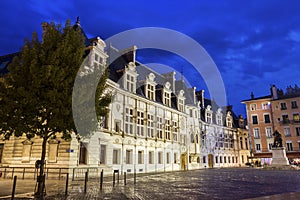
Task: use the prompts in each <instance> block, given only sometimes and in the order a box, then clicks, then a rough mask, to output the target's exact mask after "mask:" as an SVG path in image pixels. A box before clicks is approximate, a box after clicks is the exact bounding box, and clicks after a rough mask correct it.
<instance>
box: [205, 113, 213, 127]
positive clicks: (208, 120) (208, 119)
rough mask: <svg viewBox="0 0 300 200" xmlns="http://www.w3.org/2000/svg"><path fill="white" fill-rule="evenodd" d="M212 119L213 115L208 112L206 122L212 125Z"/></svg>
mask: <svg viewBox="0 0 300 200" xmlns="http://www.w3.org/2000/svg"><path fill="white" fill-rule="evenodd" d="M211 119H212V117H211V113H210V112H207V113H206V122H207V123H209V124H211V122H212V120H211Z"/></svg>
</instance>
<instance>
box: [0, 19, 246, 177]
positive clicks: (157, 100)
mask: <svg viewBox="0 0 300 200" xmlns="http://www.w3.org/2000/svg"><path fill="white" fill-rule="evenodd" d="M78 25H79V24H77V26H78ZM88 41H89V45H90V46H89V49H90V51H89V54H88V55H87V60H88V64H87V66H86V67H87V68H89V67H91V66H100V67H104V66H106V65H107V63H108V59H110V57H112V55H114V56H113V57H116V58H117V59H115V60H114V61H111V63H110V65H109V68H110V76H109V79H108V80H107V84H108V86H109V90H110V91H112V92H113V94H114V98H113V101H112V103H111V104H110V106H109V108H107V115H106V117H104V118H103V120H102V121H100V122H99V129H98V130H97V131H96V132H95V133H93V134H91V135H90V137H81V139H80V140H79V141H78V139H77V138H76V137H75V135H73V138H72V140H71V141H70V142H66V141H64V140H62V139H61V138H60V137H57V138H56V139H55V140H50V141H49V142H48V144H47V145H48V146H47V152H46V161H47V168H48V169H50V168H66V169H70V170H69V172H70V173H73V174H74V171H80V170H82V171H84V170H86V169H88V168H89V169H90V173H92V172H94V173H99V171H100V170H101V169H104V170H105V171H108V172H109V173H111V171H112V170H119V171H121V172H129V173H132V172H134V171H136V172H137V173H143V172H154V171H173V170H190V169H199V168H205V167H207V168H208V167H237V166H241V165H244V164H245V162H246V161H247V156H248V155H249V150H248V146H249V144H248V142H249V141H248V140H247V134H245V131H244V130H245V124H243V123H236V121H237V120H242V121H243V119H242V117H240V118H237V117H236V116H235V115H234V113H233V111H232V109H231V108H230V107H226V108H219V107H218V106H217V105H215V104H214V102H213V101H211V100H209V99H205V98H204V91H199V92H196V88H188V87H187V86H186V84H185V83H184V81H183V80H176V73H175V72H169V73H165V74H159V73H157V72H155V71H154V70H153V69H150V68H149V67H147V66H145V65H144V64H142V63H140V62H139V61H137V60H136V50H137V47H135V46H133V47H129V48H128V49H125V50H118V49H116V48H114V47H113V46H111V45H109V46H106V44H105V42H104V41H103V40H102V39H100V38H99V37H98V38H94V39H90V40H88ZM6 64H7V63H6ZM0 153H1V154H0V159H1V160H0V167H2V168H3V167H21V166H22V167H33V166H34V163H35V161H36V160H38V159H40V153H41V139H39V138H34V139H32V140H30V141H29V140H27V139H26V138H25V137H21V138H14V137H11V139H10V140H7V141H4V140H0Z"/></svg>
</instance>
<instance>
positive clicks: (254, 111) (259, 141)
mask: <svg viewBox="0 0 300 200" xmlns="http://www.w3.org/2000/svg"><path fill="white" fill-rule="evenodd" d="M245 104H246V110H247V119H248V125H249V134H250V138H251V148H252V151H253V152H269V151H270V149H269V144H270V143H272V142H273V138H272V135H271V136H270V135H269V134H268V133H267V131H266V128H271V133H273V132H274V130H273V124H272V112H271V98H262V99H253V100H249V101H247V102H246V103H245ZM265 115H269V118H270V122H266V121H265ZM255 116H256V117H257V123H255V122H254V121H253V120H254V118H255ZM257 131H258V134H257Z"/></svg>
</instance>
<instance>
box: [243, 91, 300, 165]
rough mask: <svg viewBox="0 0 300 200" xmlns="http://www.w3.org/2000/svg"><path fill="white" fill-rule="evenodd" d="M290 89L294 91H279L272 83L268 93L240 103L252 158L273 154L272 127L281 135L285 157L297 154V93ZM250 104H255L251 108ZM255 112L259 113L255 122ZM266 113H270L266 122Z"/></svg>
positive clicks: (299, 96)
mask: <svg viewBox="0 0 300 200" xmlns="http://www.w3.org/2000/svg"><path fill="white" fill-rule="evenodd" d="M289 89H290V90H295V91H296V93H293V92H289V93H288V92H287V93H283V91H282V90H278V89H277V88H276V86H274V85H273V86H272V87H271V95H269V96H266V97H259V98H251V99H248V100H244V101H243V102H242V103H244V104H245V105H246V110H247V118H248V124H249V134H250V137H251V143H252V152H253V153H254V154H256V155H255V157H258V158H266V159H264V160H268V159H267V158H270V157H271V156H272V154H271V152H272V145H273V142H274V139H273V135H272V134H273V133H274V131H275V130H277V131H279V133H280V134H281V137H282V140H283V146H284V147H285V148H286V151H287V156H288V157H289V158H299V157H300V154H299V151H300V148H299V147H300V119H299V118H300V117H299V116H300V108H299V107H298V105H300V93H299V89H298V88H297V89H296V87H295V88H291V87H290V88H289ZM292 102H293V103H292ZM253 105H256V108H255V109H253ZM254 115H256V116H258V124H255V123H253V119H252V116H254ZM265 115H269V116H270V121H269V122H266V118H265V117H264V116H265ZM256 128H257V129H259V130H260V136H259V137H255V135H256V134H255V131H254V130H255V129H256ZM267 130H269V131H267ZM297 131H298V133H297ZM257 144H260V146H261V150H258V149H257ZM267 162H269V160H268V161H267Z"/></svg>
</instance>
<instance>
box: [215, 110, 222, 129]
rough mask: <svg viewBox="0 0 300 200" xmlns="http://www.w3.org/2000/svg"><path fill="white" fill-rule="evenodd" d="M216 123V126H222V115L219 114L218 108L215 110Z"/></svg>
mask: <svg viewBox="0 0 300 200" xmlns="http://www.w3.org/2000/svg"><path fill="white" fill-rule="evenodd" d="M216 122H217V125H222V113H221V109H220V108H219V109H218V110H217V114H216Z"/></svg>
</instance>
